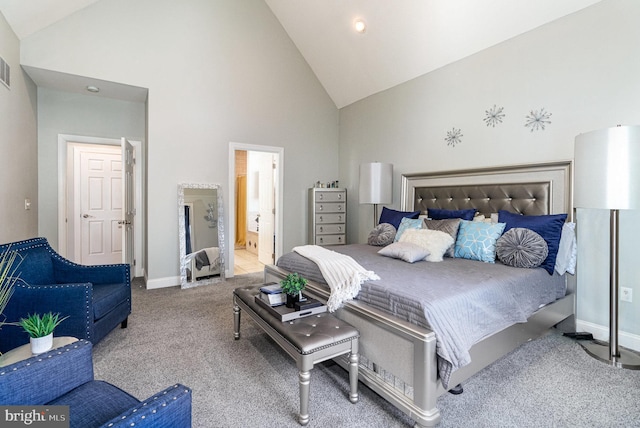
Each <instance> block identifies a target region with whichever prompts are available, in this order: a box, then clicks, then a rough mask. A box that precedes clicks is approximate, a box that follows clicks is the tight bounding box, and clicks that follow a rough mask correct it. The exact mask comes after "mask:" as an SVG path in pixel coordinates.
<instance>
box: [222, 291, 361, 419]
mask: <svg viewBox="0 0 640 428" xmlns="http://www.w3.org/2000/svg"><path fill="white" fill-rule="evenodd" d="M258 293H260V287H259V286H257V287H255V286H254V287H241V288H236V289H235V290H234V292H233V302H234V305H233V315H234V330H235V331H234V337H235V339H236V340H238V339H240V312H241V310H244V311H245V312H246V313H247V314H249V316H250V317H251V319H253V320H254V321H255V322H256V323H257V324H258V325H259V326H260V327H261V328H262V329H263V330H264V331H265V332H266V333H267V334H268V335H269V337H271V338H272V339H273V340H274V341H275V342H276V343H277V344H278V345H279V346H280V347H281V348H282V349H284V350H285V351H286V352H287V353H288V354H289V355H290V356H291V357H293V359H294V360H295V361H296V364H297V366H298V370H299V374H298V379H299V383H300V414H299V417H298V421H299V422H300V424H301V425H306V424H307V423H308V422H309V383H310V381H311V374H310V370H311V369H312V368H313V366H314V365H315V363H319V362H322V361H325V360H329V359H332V358H335V357H338V356H340V355H343V354H347V353H350V355H349V383H350V386H351V391H350V394H349V400H350V401H351V402H352V403H356V402H357V401H358V337H359V336H360V333H359V332H358V330H356V329H355V328H354V327H353V326H351V325H350V324H347V323H346V322H344V321H342V320H339V319H338V318H336V317H334V316H333V315H331V314H330V313H328V312H324V313H321V314H316V315H310V316H308V317H304V318H298V319H296V320H294V321H285V322H282V321H280V320H279V319H278V318H276V317H274V316H273V315H271V314H270V313H269V312H268V311H267V309H265V308H263V307H261V306H259V305H258V304H257V303H256V302H255V296H256V295H258Z"/></svg>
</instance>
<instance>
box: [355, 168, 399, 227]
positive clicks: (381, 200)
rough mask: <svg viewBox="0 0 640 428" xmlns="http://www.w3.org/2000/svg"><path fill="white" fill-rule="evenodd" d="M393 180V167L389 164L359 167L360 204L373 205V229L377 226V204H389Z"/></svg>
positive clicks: (391, 200)
mask: <svg viewBox="0 0 640 428" xmlns="http://www.w3.org/2000/svg"><path fill="white" fill-rule="evenodd" d="M392 179H393V165H392V164H390V163H381V162H372V163H363V164H361V165H360V192H359V200H360V203H361V204H373V227H376V226H377V225H378V220H379V219H380V217H378V204H390V203H391V202H393V199H392V196H391V189H392V187H393V186H392Z"/></svg>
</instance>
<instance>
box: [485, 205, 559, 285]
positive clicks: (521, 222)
mask: <svg viewBox="0 0 640 428" xmlns="http://www.w3.org/2000/svg"><path fill="white" fill-rule="evenodd" d="M566 220H567V215H566V214H552V215H522V214H514V213H511V212H509V211H505V210H500V211H498V221H499V222H501V223H506V224H507V226H506V227H505V228H504V231H505V232H506V231H507V230H509V229H513V228H514V227H524V228H525V229H531V230H533V231H534V232H536V233H537V234H538V235H540V236H542V238H543V239H544V240H545V242H546V243H547V247H548V249H549V254H548V255H547V258H546V259H545V260H544V262H542V264H541V265H540V267H542V268H544V269H545V270H546V271H547V272H549V275H553V269H554V267H555V265H556V257H557V256H558V248H559V246H560V237H561V236H562V226H564V222H565V221H566Z"/></svg>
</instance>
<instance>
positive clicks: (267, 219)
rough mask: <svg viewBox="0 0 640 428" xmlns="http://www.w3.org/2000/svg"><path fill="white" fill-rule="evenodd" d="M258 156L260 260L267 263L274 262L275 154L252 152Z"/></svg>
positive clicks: (252, 154)
mask: <svg viewBox="0 0 640 428" xmlns="http://www.w3.org/2000/svg"><path fill="white" fill-rule="evenodd" d="M251 156H257V157H258V158H259V161H258V162H257V163H258V165H259V167H258V182H259V184H258V186H259V190H258V195H259V206H260V210H259V211H260V229H259V231H258V260H259V261H260V263H263V264H265V265H270V264H274V263H275V260H274V247H273V243H274V236H273V234H274V223H275V205H274V202H275V197H274V196H275V195H274V182H273V179H274V176H275V175H274V169H275V168H276V165H275V160H274V158H275V156H274V155H273V154H272V153H267V152H251Z"/></svg>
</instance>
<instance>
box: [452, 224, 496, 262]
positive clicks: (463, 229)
mask: <svg viewBox="0 0 640 428" xmlns="http://www.w3.org/2000/svg"><path fill="white" fill-rule="evenodd" d="M504 227H505V224H504V223H485V222H482V221H468V220H460V227H459V228H458V237H457V239H456V247H455V256H456V257H458V258H461V259H470V260H478V261H481V262H485V263H495V261H496V241H497V240H498V238H500V236H501V235H502V231H503V230H504Z"/></svg>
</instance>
